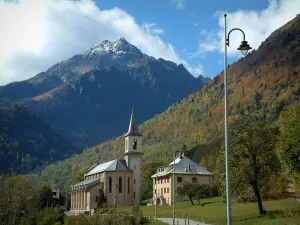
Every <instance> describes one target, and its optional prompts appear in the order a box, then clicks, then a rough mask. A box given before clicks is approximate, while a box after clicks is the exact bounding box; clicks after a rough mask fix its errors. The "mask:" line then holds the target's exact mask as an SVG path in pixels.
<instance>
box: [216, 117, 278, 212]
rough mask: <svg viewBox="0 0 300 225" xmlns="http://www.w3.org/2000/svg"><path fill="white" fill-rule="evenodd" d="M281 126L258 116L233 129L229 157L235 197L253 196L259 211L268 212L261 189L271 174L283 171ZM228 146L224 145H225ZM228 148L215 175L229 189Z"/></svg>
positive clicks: (221, 187) (239, 121) (221, 153)
mask: <svg viewBox="0 0 300 225" xmlns="http://www.w3.org/2000/svg"><path fill="white" fill-rule="evenodd" d="M277 134H278V129H277V128H276V127H272V126H268V125H267V124H265V123H264V122H262V121H259V120H257V119H253V118H252V119H244V120H238V121H235V122H234V123H233V124H232V125H231V127H230V130H229V160H230V172H231V191H232V195H233V196H235V197H236V196H243V197H245V196H247V197H249V195H250V196H251V193H253V196H254V198H255V200H256V202H257V206H258V212H259V214H260V215H261V214H264V213H265V210H264V209H263V205H262V199H261V189H262V187H263V186H264V185H265V183H266V182H267V180H268V177H269V176H270V175H271V174H273V173H276V172H278V171H279V170H280V166H279V160H278V158H277V155H276V152H275V145H276V140H277ZM223 149H224V145H223ZM224 158H225V157H224V150H223V151H220V152H219V154H218V161H217V163H216V165H217V166H216V167H217V168H216V170H215V171H214V173H215V174H217V176H218V184H219V188H220V189H222V190H223V193H224V191H225V159H224Z"/></svg>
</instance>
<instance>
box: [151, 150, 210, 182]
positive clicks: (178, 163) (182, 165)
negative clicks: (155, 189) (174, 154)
mask: <svg viewBox="0 0 300 225" xmlns="http://www.w3.org/2000/svg"><path fill="white" fill-rule="evenodd" d="M174 168H175V171H174ZM173 171H174V172H175V174H202V175H212V173H211V172H209V171H208V170H207V168H206V167H203V166H199V165H198V164H197V163H195V162H194V161H193V160H191V159H190V158H188V157H187V156H185V155H182V156H181V157H180V156H179V157H178V158H176V159H175V160H174V161H172V162H171V163H170V164H169V165H168V169H165V170H164V171H163V172H159V173H156V174H153V175H152V176H151V177H152V178H154V177H160V176H165V175H167V174H170V173H173Z"/></svg>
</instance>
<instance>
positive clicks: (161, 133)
mask: <svg viewBox="0 0 300 225" xmlns="http://www.w3.org/2000/svg"><path fill="white" fill-rule="evenodd" d="M250 44H251V43H250ZM299 65H300V16H297V17H296V18H295V19H293V20H292V21H290V22H289V23H287V24H286V25H284V26H283V27H281V28H279V29H278V30H276V31H275V32H273V33H272V34H271V35H270V36H269V37H268V38H267V39H266V40H265V41H264V42H263V43H262V44H261V46H260V47H259V48H258V50H253V51H252V52H251V53H249V54H248V55H247V56H246V57H244V58H241V59H240V60H238V61H237V62H236V63H234V64H232V65H230V66H228V70H227V71H228V83H229V87H228V97H229V113H230V117H229V123H230V122H231V121H232V120H233V119H235V118H238V117H240V116H242V115H244V116H246V115H249V114H257V115H260V116H262V117H264V118H265V119H266V120H267V121H269V122H274V121H276V120H277V118H278V115H279V113H280V112H281V111H282V110H283V109H284V108H285V107H286V106H288V105H290V104H292V103H293V102H295V101H299V99H300V66H299ZM223 87H224V83H223V72H221V73H220V74H219V75H217V76H216V77H215V78H214V79H213V80H212V81H210V82H209V84H208V85H207V86H204V87H203V88H201V89H200V90H198V91H197V92H195V93H193V94H190V95H189V96H188V97H186V98H184V99H182V100H180V101H178V102H176V103H174V104H173V105H171V106H170V107H169V108H168V109H167V110H166V111H165V112H163V113H161V114H159V115H157V116H155V117H154V118H153V119H151V120H148V121H146V122H144V123H143V124H142V125H141V126H140V127H139V129H140V131H141V133H142V134H143V136H144V143H143V146H144V147H143V148H144V155H143V159H144V162H145V163H147V162H154V161H155V162H157V163H158V162H161V163H166V162H169V161H171V159H172V157H173V156H172V155H173V146H174V145H175V146H176V148H181V147H182V146H183V144H186V145H187V147H188V148H192V147H194V146H199V149H203V148H204V147H207V148H215V147H216V143H218V142H219V140H220V138H221V139H223V137H222V132H223V119H224V103H223V102H224V88H223ZM136 113H137V118H139V116H140V110H138V109H137V110H136ZM210 143H212V145H213V146H212V147H210ZM204 144H207V145H204ZM203 146H204V147H203ZM196 148H197V147H196ZM123 151H124V136H119V137H117V138H115V139H112V140H110V141H107V142H105V143H103V144H101V145H98V146H95V147H93V148H90V149H87V150H85V151H84V152H83V153H82V154H79V155H75V156H73V157H71V158H70V159H67V160H64V161H63V162H60V163H57V164H53V165H50V166H48V167H47V168H46V169H45V170H44V171H43V172H42V173H41V179H42V180H49V181H51V182H54V183H56V184H58V185H59V186H68V185H70V184H71V182H72V176H74V175H75V174H76V172H77V171H78V170H79V169H80V168H84V167H90V166H92V165H94V163H96V162H98V161H105V160H108V159H112V158H114V157H118V156H121V155H122V153H123ZM206 152H208V151H205V153H206ZM205 153H203V154H205ZM193 154H195V152H193ZM193 154H192V155H193ZM196 155H197V156H196V157H197V159H198V160H199V154H196ZM99 159H100V160H99ZM56 171H61V172H62V173H63V174H64V175H63V176H62V175H61V173H59V174H58V173H56V174H55V172H56ZM70 171H72V172H70Z"/></svg>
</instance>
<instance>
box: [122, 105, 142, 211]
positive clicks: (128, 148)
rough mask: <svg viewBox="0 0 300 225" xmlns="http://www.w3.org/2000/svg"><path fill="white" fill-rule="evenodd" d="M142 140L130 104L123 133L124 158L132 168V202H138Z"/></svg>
mask: <svg viewBox="0 0 300 225" xmlns="http://www.w3.org/2000/svg"><path fill="white" fill-rule="evenodd" d="M142 140H143V137H142V135H141V133H140V131H139V128H138V126H137V123H136V118H135V110H134V106H132V112H131V118H130V124H129V129H128V132H127V133H126V135H125V153H124V155H125V157H124V158H125V160H126V163H127V166H128V167H129V168H130V169H132V170H133V178H134V181H133V187H134V189H133V191H134V193H133V196H134V203H135V204H136V205H139V204H140V198H141V197H140V190H141V164H142V155H143V154H144V153H143V151H142Z"/></svg>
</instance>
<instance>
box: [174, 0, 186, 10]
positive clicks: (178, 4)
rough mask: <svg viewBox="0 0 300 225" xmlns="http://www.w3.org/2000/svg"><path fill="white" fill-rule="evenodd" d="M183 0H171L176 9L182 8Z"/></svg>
mask: <svg viewBox="0 0 300 225" xmlns="http://www.w3.org/2000/svg"><path fill="white" fill-rule="evenodd" d="M184 1H185V0H172V2H174V3H175V4H176V7H177V9H182V8H184V4H185V2H184Z"/></svg>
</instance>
